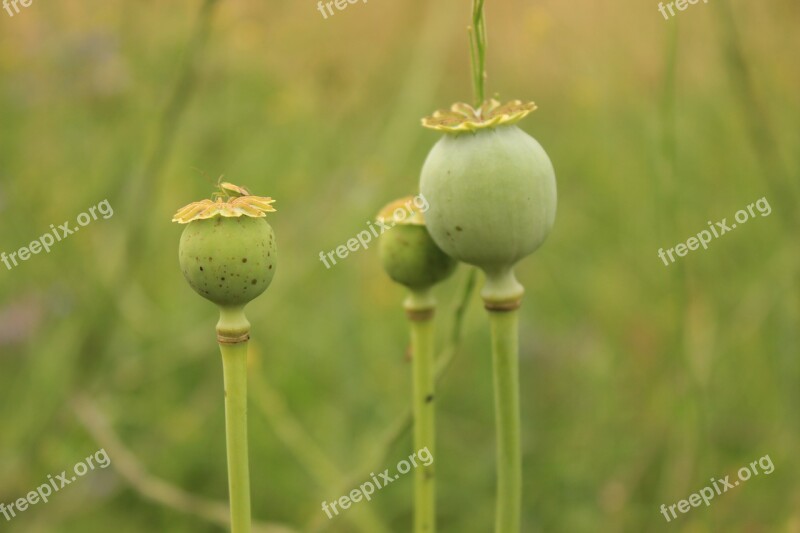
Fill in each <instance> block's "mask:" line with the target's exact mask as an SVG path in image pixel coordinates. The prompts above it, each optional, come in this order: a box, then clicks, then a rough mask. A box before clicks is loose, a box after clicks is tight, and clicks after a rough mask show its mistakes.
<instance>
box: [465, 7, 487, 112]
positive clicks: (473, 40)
mask: <svg viewBox="0 0 800 533" xmlns="http://www.w3.org/2000/svg"><path fill="white" fill-rule="evenodd" d="M483 2H484V0H472V25H471V26H470V27H469V29H468V31H469V52H470V59H471V62H472V89H473V94H474V96H475V108H476V109H477V108H478V107H480V105H481V104H483V100H484V95H485V82H486V23H485V21H484V16H483Z"/></svg>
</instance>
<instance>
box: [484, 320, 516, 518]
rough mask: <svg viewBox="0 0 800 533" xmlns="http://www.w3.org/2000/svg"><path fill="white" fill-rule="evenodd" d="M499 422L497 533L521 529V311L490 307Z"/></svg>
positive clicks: (497, 419)
mask: <svg viewBox="0 0 800 533" xmlns="http://www.w3.org/2000/svg"><path fill="white" fill-rule="evenodd" d="M489 322H490V325H491V330H492V360H493V366H494V391H495V417H496V424H497V515H496V519H495V532H496V533H519V531H520V512H521V509H522V452H521V448H520V436H521V434H520V409H519V311H518V310H517V309H514V310H510V311H491V310H490V311H489Z"/></svg>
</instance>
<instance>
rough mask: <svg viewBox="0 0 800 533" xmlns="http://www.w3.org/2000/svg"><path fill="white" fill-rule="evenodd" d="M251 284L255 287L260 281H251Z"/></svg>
mask: <svg viewBox="0 0 800 533" xmlns="http://www.w3.org/2000/svg"><path fill="white" fill-rule="evenodd" d="M250 283H252V284H253V285H255V284H256V283H258V281H257V280H253V281H251V282H250Z"/></svg>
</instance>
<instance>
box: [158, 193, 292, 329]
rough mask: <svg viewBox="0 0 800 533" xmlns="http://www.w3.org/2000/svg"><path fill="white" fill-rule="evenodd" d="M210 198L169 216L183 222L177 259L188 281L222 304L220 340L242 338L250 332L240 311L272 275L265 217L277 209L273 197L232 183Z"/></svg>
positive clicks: (274, 252)
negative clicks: (251, 192) (254, 194)
mask: <svg viewBox="0 0 800 533" xmlns="http://www.w3.org/2000/svg"><path fill="white" fill-rule="evenodd" d="M214 197H215V200H202V201H200V202H194V203H191V204H189V205H187V206H185V207H183V208H181V209H179V210H178V212H177V213H176V214H175V216H174V218H173V219H172V220H173V222H178V223H180V224H186V225H187V226H186V229H184V230H183V234H182V235H181V240H180V246H179V248H178V258H179V260H180V265H181V271H182V272H183V276H184V277H185V278H186V281H188V282H189V285H190V286H191V287H192V288H193V289H194V290H195V291H196V292H197V293H198V294H199V295H200V296H202V297H203V298H206V299H207V300H210V301H212V302H214V303H215V304H217V305H218V306H219V307H220V323H219V324H218V338H219V339H220V342H241V341H242V340H246V337H247V335H248V332H249V323H248V322H247V320H246V318H245V317H244V313H243V312H242V309H243V308H244V306H245V305H246V304H247V303H249V302H250V301H252V300H253V299H255V298H256V297H257V296H259V295H260V294H261V293H263V292H264V291H265V290H266V289H267V287H269V284H270V283H271V282H272V278H273V276H274V275H275V265H276V260H277V250H276V247H275V234H274V232H273V231H272V227H271V226H270V225H269V224H268V223H267V221H266V220H265V219H264V217H265V216H266V214H267V213H269V212H273V211H275V209H274V208H273V207H272V205H271V204H272V203H273V202H274V200H273V199H272V198H265V197H261V196H251V195H250V193H249V192H248V191H247V189H244V188H242V187H238V186H236V185H232V184H230V183H222V184H221V185H220V192H217V193H214Z"/></svg>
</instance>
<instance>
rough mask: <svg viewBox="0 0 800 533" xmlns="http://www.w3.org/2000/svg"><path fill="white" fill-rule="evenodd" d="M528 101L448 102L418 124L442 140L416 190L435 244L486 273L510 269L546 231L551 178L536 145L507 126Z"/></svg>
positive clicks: (552, 197) (551, 216)
mask: <svg viewBox="0 0 800 533" xmlns="http://www.w3.org/2000/svg"><path fill="white" fill-rule="evenodd" d="M535 109H536V106H535V104H533V103H528V104H524V103H522V102H520V101H514V102H511V103H509V104H506V105H500V103H499V102H497V101H496V100H491V101H488V102H486V103H484V105H483V106H481V107H480V108H478V109H473V108H472V107H471V106H469V105H467V104H456V105H454V106H453V107H452V108H451V110H450V111H439V112H437V113H435V114H434V115H433V116H432V117H428V118H426V119H423V125H424V126H425V127H427V128H430V129H434V130H436V131H441V132H443V133H444V136H443V137H442V138H441V139H440V140H439V142H438V143H437V144H436V145H435V146H434V147H433V149H432V150H431V151H430V153H429V154H428V157H427V160H426V161H425V164H424V166H423V169H422V174H421V178H420V190H421V192H422V194H423V195H424V196H425V198H426V199H427V200H428V202H429V203H430V209H429V210H428V212H427V213H426V214H425V215H426V221H427V226H428V230H429V231H430V234H431V237H433V240H434V241H435V242H436V244H437V245H438V246H439V247H440V248H441V249H442V250H444V251H445V253H447V254H448V255H450V256H451V257H454V258H456V259H458V260H459V261H463V262H465V263H469V264H472V265H476V266H478V267H480V268H481V269H483V270H484V271H485V272H486V273H487V275H489V276H491V275H494V274H497V275H500V274H505V273H508V272H510V269H511V268H512V267H513V265H514V264H515V263H517V262H518V261H519V260H521V259H522V258H524V257H525V256H527V255H529V254H531V253H533V252H534V251H535V250H536V249H537V248H538V247H539V246H540V245H541V244H542V243H543V242H544V240H545V238H546V237H547V235H548V234H549V233H550V230H551V229H552V227H553V222H554V220H555V214H556V180H555V172H554V170H553V165H552V163H551V162H550V159H549V157H548V156H547V154H546V153H545V151H544V149H543V148H542V147H541V145H540V144H539V143H538V142H537V141H536V140H535V139H534V138H533V137H531V136H530V135H528V134H527V133H525V132H524V131H522V130H521V129H520V128H518V127H517V126H516V125H515V124H516V122H518V121H519V120H521V119H522V118H524V117H525V116H527V115H528V114H529V113H531V112H532V111H534V110H535Z"/></svg>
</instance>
